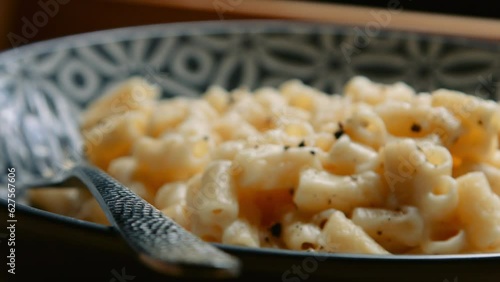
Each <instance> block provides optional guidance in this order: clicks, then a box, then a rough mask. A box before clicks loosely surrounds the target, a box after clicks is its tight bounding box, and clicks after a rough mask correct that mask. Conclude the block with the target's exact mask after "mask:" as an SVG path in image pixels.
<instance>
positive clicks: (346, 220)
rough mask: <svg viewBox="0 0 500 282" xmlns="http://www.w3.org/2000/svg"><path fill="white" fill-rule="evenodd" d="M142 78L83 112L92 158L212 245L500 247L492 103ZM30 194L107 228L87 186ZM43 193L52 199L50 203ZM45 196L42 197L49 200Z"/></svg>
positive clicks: (430, 250) (454, 250)
mask: <svg viewBox="0 0 500 282" xmlns="http://www.w3.org/2000/svg"><path fill="white" fill-rule="evenodd" d="M159 93H160V90H159V89H158V88H157V87H156V86H153V85H150V84H149V83H148V82H146V81H145V80H143V79H141V78H131V79H130V80H128V81H126V82H124V83H122V84H120V85H118V86H116V87H115V88H114V89H112V90H110V91H109V92H108V93H106V94H105V95H104V96H102V97H101V98H100V99H98V100H97V101H95V102H94V103H93V104H91V105H90V106H89V108H88V109H87V110H86V111H85V112H84V114H83V119H82V136H83V137H84V140H85V152H86V154H87V157H88V159H89V160H90V161H91V162H92V163H94V164H95V165H97V166H99V167H100V168H102V169H104V170H105V171H107V172H108V173H109V174H110V175H111V176H113V177H114V178H116V179H117V180H118V181H120V182H122V183H123V184H125V185H127V186H128V187H129V188H130V189H132V190H133V191H135V192H136V193H137V194H139V195H140V196H141V197H143V198H145V199H146V200H147V201H149V202H151V203H153V204H154V205H155V206H156V207H157V208H158V209H160V210H161V211H162V212H163V213H164V214H165V215H167V216H169V217H171V218H172V219H174V220H175V221H176V222H178V223H179V224H181V225H182V226H183V227H185V228H186V229H188V230H190V231H191V232H193V233H194V234H196V235H198V236H200V237H201V238H202V239H204V240H207V241H211V242H221V243H225V244H233V245H241V246H249V247H269V248H286V249H292V250H314V251H324V252H342V253H368V254H382V255H385V254H461V253H484V252H500V148H499V140H500V106H499V104H498V103H495V102H493V101H487V100H482V99H480V98H477V97H474V96H471V95H466V94H464V93H460V92H456V91H451V90H445V89H440V90H436V91H433V92H431V93H415V91H414V90H413V89H412V88H411V87H409V86H408V85H406V84H404V83H401V82H400V83H395V84H391V85H383V84H379V83H375V82H373V81H370V80H368V79H367V78H365V77H354V78H352V79H351V80H350V81H349V82H348V83H347V84H346V86H345V91H344V93H342V95H327V94H326V93H323V92H320V91H319V90H317V89H314V88H312V87H309V86H307V85H304V84H303V83H301V82H300V81H298V80H290V81H287V82H285V83H283V84H282V85H281V86H280V87H279V88H270V87H264V88H260V89H257V90H255V91H250V90H249V89H245V88H239V89H235V90H232V91H228V90H225V89H222V88H220V87H217V86H214V87H211V88H209V89H208V91H207V92H206V93H204V95H203V96H202V97H200V98H198V99H193V98H184V97H176V98H172V99H160V98H159ZM35 193H36V194H34V195H33V198H32V199H33V202H34V203H38V204H40V205H43V204H44V203H46V205H45V206H51V207H52V208H53V209H56V210H57V211H58V212H63V211H67V212H68V213H71V214H72V215H74V216H76V217H79V218H83V219H87V220H92V221H96V222H102V223H105V222H106V219H105V217H104V215H103V214H102V211H100V210H99V206H98V205H97V203H96V202H95V200H94V199H92V197H91V196H90V195H88V194H86V193H84V192H75V191H74V190H67V191H60V192H55V191H50V193H51V194H50V197H46V195H47V194H45V197H44V195H42V194H43V193H46V192H43V191H41V190H39V191H36V192H35ZM49 198H50V199H49ZM49 201H50V204H49Z"/></svg>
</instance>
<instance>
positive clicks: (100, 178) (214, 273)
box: [68, 163, 240, 278]
mask: <svg viewBox="0 0 500 282" xmlns="http://www.w3.org/2000/svg"><path fill="white" fill-rule="evenodd" d="M71 176H73V177H77V178H78V179H80V180H81V181H82V182H83V184H85V186H86V187H87V188H88V189H89V190H90V191H91V193H92V194H93V195H94V197H95V198H96V199H97V201H98V202H99V204H100V206H101V208H102V209H103V210H104V212H105V213H106V216H107V217H108V220H109V221H110V222H111V224H112V225H113V227H115V228H116V229H117V230H118V232H120V233H121V235H122V236H123V238H124V239H125V240H126V241H127V242H128V243H129V245H130V246H131V247H132V248H133V249H135V250H136V251H137V252H138V253H139V257H140V258H141V259H142V261H143V262H145V263H146V264H147V265H148V266H150V267H152V268H153V269H155V270H157V271H159V272H162V273H166V274H170V275H175V276H179V275H181V276H185V275H188V276H199V277H220V278H223V277H234V276H236V275H238V273H239V269H240V263H239V261H238V259H237V258H235V257H233V256H231V255H229V254H227V253H224V252H223V251H221V250H219V249H218V248H216V247H214V246H213V245H211V244H209V243H207V242H204V241H202V240H201V239H199V238H198V237H196V236H194V235H192V234H191V233H189V232H188V231H186V230H185V229H184V228H182V227H181V226H180V225H178V224H177V223H175V222H174V221H173V220H172V219H170V218H168V217H166V216H165V215H163V213H161V212H160V211H159V210H158V209H156V208H155V207H154V206H152V205H151V204H149V203H148V202H147V201H145V200H144V199H142V198H140V197H139V196H137V195H136V194H135V193H133V192H132V191H131V190H130V189H128V188H126V187H125V186H123V185H122V184H120V183H119V182H118V181H116V180H115V179H113V178H112V177H111V176H109V175H108V174H106V173H105V172H103V171H102V170H100V169H99V168H97V167H95V166H93V165H91V164H88V163H83V164H79V165H77V166H75V167H74V168H73V169H72V170H70V175H68V177H71Z"/></svg>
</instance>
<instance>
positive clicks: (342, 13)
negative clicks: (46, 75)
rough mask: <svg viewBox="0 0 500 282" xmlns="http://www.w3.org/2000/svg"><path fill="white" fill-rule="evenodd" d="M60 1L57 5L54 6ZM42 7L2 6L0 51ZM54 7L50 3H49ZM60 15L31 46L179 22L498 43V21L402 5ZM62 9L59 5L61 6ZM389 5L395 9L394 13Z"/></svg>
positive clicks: (212, 5)
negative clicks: (286, 25)
mask: <svg viewBox="0 0 500 282" xmlns="http://www.w3.org/2000/svg"><path fill="white" fill-rule="evenodd" d="M54 1H59V0H53V1H52V2H54ZM39 2H40V1H31V0H0V20H1V21H0V51H2V50H5V49H8V48H12V47H16V46H15V44H13V43H12V42H11V40H10V39H9V37H8V34H16V35H20V36H22V29H23V25H24V24H25V23H24V22H23V18H24V19H25V20H27V21H30V20H31V21H32V20H33V16H34V15H36V14H37V13H38V12H40V11H43V9H42V8H41V7H40V4H39ZM49 2H50V1H49ZM63 2H64V3H66V4H61V5H60V7H59V8H60V9H59V11H58V13H57V14H56V15H54V16H51V17H50V18H49V20H48V23H47V24H46V25H44V26H43V27H40V28H39V29H37V33H36V34H35V35H34V36H33V37H32V38H25V39H27V40H25V41H28V43H26V44H29V43H33V42H36V41H41V40H46V39H51V38H56V37H61V36H65V35H70V34H78V33H85V32H90V31H96V30H102V29H112V28H119V27H125V26H131V25H146V24H157V23H168V22H179V21H198V20H201V21H205V20H233V19H289V20H302V21H316V22H324V23H334V24H338V25H344V26H359V27H360V28H361V30H363V31H364V32H365V33H366V34H368V35H369V32H370V31H372V32H373V30H374V29H375V31H378V30H379V29H380V28H384V29H392V30H401V31H410V32H423V33H428V34H440V35H449V36H456V37H467V38H477V39H483V40H491V41H500V20H497V19H491V18H477V17H465V16H456V15H444V14H435V13H423V12H414V11H410V10H408V9H406V10H405V7H404V2H403V1H398V0H388V1H387V2H388V6H387V7H386V8H384V7H368V6H353V5H344V4H334V3H331V2H328V3H325V2H317V1H314V0H168V1H165V0H85V1H84V0H64V1H62V0H61V3H63ZM57 3H59V2H57ZM390 5H393V6H392V8H391V7H390Z"/></svg>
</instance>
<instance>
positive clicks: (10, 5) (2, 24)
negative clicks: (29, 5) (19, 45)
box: [0, 0, 17, 50]
mask: <svg viewBox="0 0 500 282" xmlns="http://www.w3.org/2000/svg"><path fill="white" fill-rule="evenodd" d="M15 3H16V0H0V50H2V49H7V48H9V47H10V46H9V45H10V43H9V40H8V38H7V35H8V34H9V32H11V30H12V29H13V23H14V15H16V12H17V9H16V6H15Z"/></svg>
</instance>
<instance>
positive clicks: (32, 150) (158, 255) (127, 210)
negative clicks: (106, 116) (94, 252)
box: [0, 82, 240, 278]
mask: <svg viewBox="0 0 500 282" xmlns="http://www.w3.org/2000/svg"><path fill="white" fill-rule="evenodd" d="M25 85H26V86H25V89H24V91H22V93H17V94H15V95H13V94H11V95H10V96H7V95H8V94H6V93H0V101H3V102H4V103H2V104H1V105H0V120H2V121H3V124H2V125H0V136H1V138H0V169H4V170H5V169H6V168H7V167H15V169H16V171H17V175H18V177H19V179H18V183H17V187H18V193H17V198H20V197H22V195H23V194H24V192H25V191H26V189H29V187H39V186H58V185H60V184H61V183H65V182H68V181H71V180H75V179H77V180H79V181H80V182H81V183H82V184H84V186H85V187H87V188H88V189H89V190H90V192H92V194H93V196H94V197H95V198H96V199H97V201H98V202H99V204H100V206H101V208H102V210H103V211H104V212H105V214H106V216H107V218H108V220H109V222H110V223H111V224H112V226H113V227H114V228H115V229H116V230H117V231H118V232H119V233H120V234H121V236H122V237H123V238H124V239H125V241H127V242H128V243H129V245H130V247H132V248H133V249H134V250H135V251H136V252H137V254H138V255H139V257H140V259H141V260H142V261H143V262H144V263H145V264H146V265H148V266H149V267H151V268H153V269H155V270H157V271H159V272H162V273H165V274H169V275H175V276H189V277H193V276H197V277H209V278H225V277H234V276H237V275H238V274H239V270H240V263H239V260H238V259H237V258H235V257H233V256H231V255H229V254H227V253H225V252H223V251H221V250H219V249H218V248H216V247H214V246H213V245H211V244H209V243H207V242H204V241H202V240H201V239H199V238H198V237H196V236H194V235H193V234H191V233H189V232H188V231H187V230H185V229H184V228H182V227H181V226H179V225H178V224H177V223H175V222H174V221H173V220H171V219H170V218H168V217H166V216H165V215H163V214H162V213H161V212H160V211H159V210H158V209H156V208H155V207H154V206H152V205H151V204H149V203H148V202H147V201H145V200H144V199H142V198H140V197H139V196H137V195H136V194H135V193H133V192H132V191H131V190H130V189H128V188H127V187H125V186H124V185H122V184H121V183H119V182H118V181H116V180H115V179H113V178H112V177H111V176H109V175H108V174H106V173H105V172H104V171H102V170H100V169H99V168H97V167H95V166H93V165H92V164H89V163H88V162H86V161H85V160H84V158H83V157H82V155H83V154H82V150H81V148H82V142H81V139H80V136H79V130H78V118H77V115H75V111H74V109H72V107H71V105H70V104H68V103H67V101H65V98H64V97H60V96H57V95H47V94H43V93H40V92H38V91H37V89H36V88H35V87H32V86H30V82H26V84H25ZM53 112H57V115H54V114H53ZM76 113H77V111H76ZM54 116H58V117H62V118H59V119H55V118H53V117H54Z"/></svg>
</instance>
